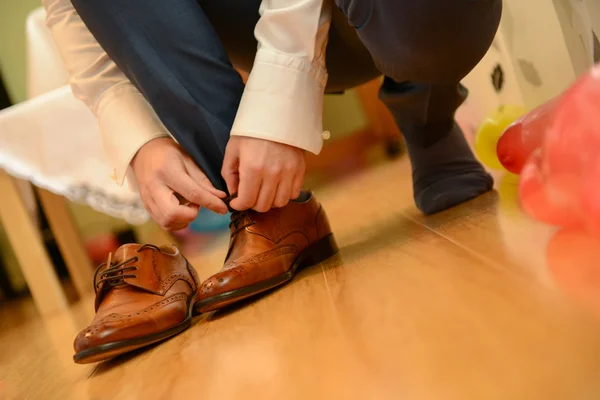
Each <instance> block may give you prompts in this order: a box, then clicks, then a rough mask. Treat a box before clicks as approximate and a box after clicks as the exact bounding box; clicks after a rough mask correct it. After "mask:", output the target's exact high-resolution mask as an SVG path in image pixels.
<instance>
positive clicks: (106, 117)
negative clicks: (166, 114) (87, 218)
mask: <svg viewBox="0 0 600 400" xmlns="http://www.w3.org/2000/svg"><path fill="white" fill-rule="evenodd" d="M42 3H43V5H44V7H45V9H46V13H47V17H46V19H47V25H48V27H49V28H50V30H51V31H52V36H53V38H54V41H55V43H56V45H57V48H58V49H59V52H60V54H61V57H62V58H63V61H64V63H65V66H66V68H67V70H68V72H69V76H70V80H69V83H70V85H71V89H72V91H73V94H74V95H75V96H76V97H77V98H78V99H80V100H82V101H83V102H85V103H86V104H87V106H88V107H89V108H90V110H91V111H92V112H93V113H94V115H95V116H96V118H97V120H98V123H99V126H100V132H101V134H102V139H103V143H104V148H105V151H106V153H107V155H108V158H109V161H110V162H111V164H112V166H113V168H114V170H113V174H112V176H113V179H114V180H115V181H117V182H118V183H119V184H120V185H122V184H123V182H124V180H125V178H126V177H131V176H132V174H131V171H130V168H129V164H130V162H131V160H132V159H133V157H134V156H135V154H136V153H137V151H138V150H139V149H140V148H141V147H142V146H143V145H144V144H146V143H147V142H149V141H150V140H152V139H155V138H158V137H168V136H170V135H169V133H168V131H167V129H166V128H165V126H164V125H163V124H162V123H161V122H160V120H159V119H158V116H157V115H156V113H155V112H154V110H153V109H152V107H151V106H150V104H148V102H147V101H146V99H145V98H144V97H143V95H142V94H141V93H140V92H139V91H138V90H137V89H136V88H135V86H133V84H132V83H131V82H130V81H129V80H128V79H127V77H126V76H125V75H124V74H123V72H122V71H121V70H120V69H119V68H118V67H117V66H116V64H115V63H114V62H113V61H112V60H111V59H110V58H109V57H108V55H107V54H106V53H105V52H104V50H103V49H102V47H101V46H100V44H99V43H98V42H97V41H96V39H95V38H94V36H93V35H92V34H91V32H90V31H89V30H88V29H87V27H86V26H85V24H84V22H83V21H82V20H81V18H80V17H79V15H78V14H77V12H76V11H75V9H74V8H73V5H72V4H71V1H70V0H42ZM123 116H126V118H124V117H123ZM128 180H131V179H128ZM130 183H131V184H133V185H135V183H134V182H130Z"/></svg>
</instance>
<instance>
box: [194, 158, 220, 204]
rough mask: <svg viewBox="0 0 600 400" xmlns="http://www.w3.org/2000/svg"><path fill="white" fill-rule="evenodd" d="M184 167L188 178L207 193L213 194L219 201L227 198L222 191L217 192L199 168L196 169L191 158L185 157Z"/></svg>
mask: <svg viewBox="0 0 600 400" xmlns="http://www.w3.org/2000/svg"><path fill="white" fill-rule="evenodd" d="M184 165H185V169H186V170H187V172H188V174H189V175H190V177H191V178H192V179H193V180H194V182H196V183H197V184H199V185H200V186H202V187H203V188H204V189H206V190H207V191H208V192H209V193H212V194H214V195H215V196H217V197H218V198H220V199H222V198H225V197H227V194H226V193H225V192H224V191H222V190H219V189H217V188H215V187H214V186H213V184H212V183H211V181H210V180H209V179H208V177H207V176H206V175H205V174H204V172H202V170H201V169H200V167H198V166H197V165H196V163H195V162H194V161H193V160H192V159H191V158H189V157H186V159H185V161H184Z"/></svg>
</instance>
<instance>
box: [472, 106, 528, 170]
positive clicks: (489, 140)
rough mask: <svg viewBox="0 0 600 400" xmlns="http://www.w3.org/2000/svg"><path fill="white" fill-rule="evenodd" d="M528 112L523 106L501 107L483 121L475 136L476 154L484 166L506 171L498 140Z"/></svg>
mask: <svg viewBox="0 0 600 400" xmlns="http://www.w3.org/2000/svg"><path fill="white" fill-rule="evenodd" d="M526 112H527V110H526V109H525V107H522V106H516V105H505V106H500V107H499V108H498V109H497V110H496V111H494V113H492V114H491V115H489V116H488V117H487V118H486V119H485V120H484V121H483V123H482V124H481V126H480V127H479V129H478V130H477V133H476V134H475V153H476V154H477V157H478V158H479V160H480V161H481V162H482V163H483V164H484V165H486V166H488V167H490V168H492V169H498V170H503V169H504V167H503V166H502V164H500V161H499V160H498V153H497V152H496V146H497V145H498V140H499V139H500V136H502V134H503V133H504V131H505V130H506V128H508V127H509V126H510V125H511V124H512V123H513V122H515V121H516V120H517V119H519V118H520V117H522V116H523V115H524V114H525V113H526Z"/></svg>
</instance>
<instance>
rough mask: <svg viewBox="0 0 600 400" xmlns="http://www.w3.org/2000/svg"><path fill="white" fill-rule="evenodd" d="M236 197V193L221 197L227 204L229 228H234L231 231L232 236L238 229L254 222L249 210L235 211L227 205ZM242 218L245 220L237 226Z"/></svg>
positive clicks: (242, 228) (240, 229)
mask: <svg viewBox="0 0 600 400" xmlns="http://www.w3.org/2000/svg"><path fill="white" fill-rule="evenodd" d="M236 197H237V194H234V195H231V196H229V197H227V198H225V199H223V201H224V202H225V204H226V205H227V208H228V209H229V212H230V213H231V222H230V223H229V229H231V227H233V229H234V231H233V232H231V236H232V237H233V236H235V235H236V234H237V233H238V232H240V231H242V230H244V229H246V228H247V227H249V226H252V225H254V224H255V223H256V222H254V221H253V220H252V216H251V215H250V210H246V211H237V210H234V209H233V208H231V207H230V206H229V203H230V202H231V201H232V200H233V199H235V198H236ZM244 220H246V223H245V224H243V225H240V226H238V224H239V223H240V222H241V221H244Z"/></svg>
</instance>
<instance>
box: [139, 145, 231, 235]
mask: <svg viewBox="0 0 600 400" xmlns="http://www.w3.org/2000/svg"><path fill="white" fill-rule="evenodd" d="M131 166H132V168H133V171H134V173H135V177H136V180H137V185H138V188H139V191H140V196H141V198H142V202H143V203H144V206H145V208H146V210H147V211H148V212H149V213H150V215H151V216H152V218H153V219H154V220H155V221H156V222H157V223H158V224H159V225H160V226H161V227H162V228H163V229H165V230H167V231H176V230H180V229H183V228H185V227H186V226H188V224H189V223H190V222H192V221H193V220H194V219H195V218H196V217H197V215H198V211H199V209H200V207H205V208H208V209H209V210H212V211H214V212H216V213H219V214H225V213H227V206H226V205H225V203H224V202H223V200H221V199H222V198H224V197H225V196H226V194H225V193H224V192H222V191H220V190H217V189H215V188H214V187H213V185H212V184H211V183H210V181H209V180H208V178H207V177H206V175H204V173H203V172H202V171H201V170H200V168H198V166H197V165H196V164H195V163H194V161H192V159H191V158H190V157H189V156H188V155H187V154H186V153H185V152H184V151H183V149H181V147H179V145H178V144H177V143H176V142H175V141H174V140H173V139H171V138H158V139H154V140H151V141H150V142H148V143H146V144H145V145H144V146H142V148H141V149H140V150H139V151H138V153H137V154H136V156H135V157H134V159H133V161H132V162H131ZM180 198H183V199H185V200H187V202H188V203H189V204H182V202H180V200H179V199H180ZM183 203H186V202H185V201H184V202H183Z"/></svg>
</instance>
